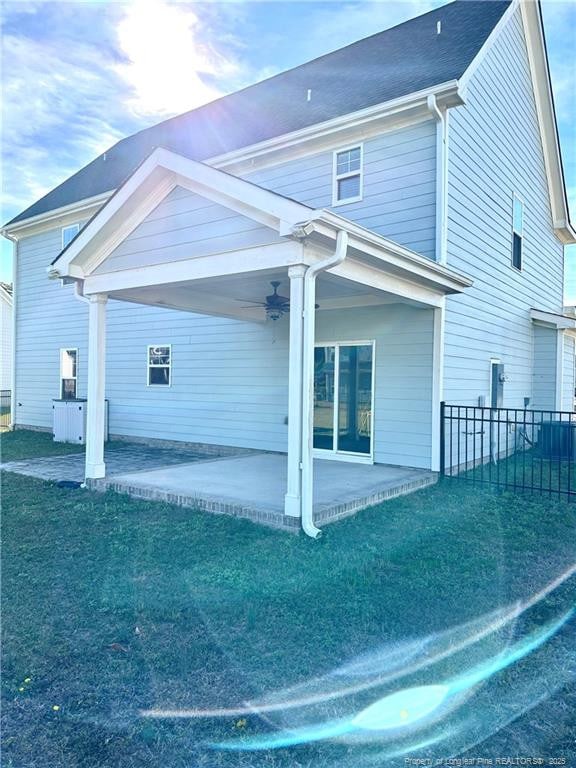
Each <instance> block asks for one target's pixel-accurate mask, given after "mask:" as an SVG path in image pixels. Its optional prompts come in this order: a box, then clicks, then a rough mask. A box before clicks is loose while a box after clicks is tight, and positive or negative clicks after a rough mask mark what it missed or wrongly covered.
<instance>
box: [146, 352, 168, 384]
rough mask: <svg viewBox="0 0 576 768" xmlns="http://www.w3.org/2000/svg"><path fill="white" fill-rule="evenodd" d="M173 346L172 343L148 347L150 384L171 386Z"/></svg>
mask: <svg viewBox="0 0 576 768" xmlns="http://www.w3.org/2000/svg"><path fill="white" fill-rule="evenodd" d="M171 368H172V347H171V346H170V344H162V345H150V346H149V347H148V386H149V387H169V386H170V384H171V381H172V376H171Z"/></svg>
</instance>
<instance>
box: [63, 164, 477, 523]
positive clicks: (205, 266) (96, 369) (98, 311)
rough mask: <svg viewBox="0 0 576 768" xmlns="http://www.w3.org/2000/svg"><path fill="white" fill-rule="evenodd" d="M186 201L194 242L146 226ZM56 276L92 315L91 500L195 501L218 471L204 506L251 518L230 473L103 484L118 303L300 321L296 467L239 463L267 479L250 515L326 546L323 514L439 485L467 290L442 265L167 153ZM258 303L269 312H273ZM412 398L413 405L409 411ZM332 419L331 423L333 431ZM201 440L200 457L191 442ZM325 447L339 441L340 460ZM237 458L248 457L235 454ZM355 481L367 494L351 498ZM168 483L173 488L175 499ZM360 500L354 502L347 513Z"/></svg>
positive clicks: (292, 376) (293, 402)
mask: <svg viewBox="0 0 576 768" xmlns="http://www.w3.org/2000/svg"><path fill="white" fill-rule="evenodd" d="M175 190H185V194H184V195H183V196H182V198H183V200H184V203H182V204H183V205H186V206H188V208H186V210H185V211H184V213H185V216H184V218H183V219H182V221H183V222H184V225H183V229H184V230H185V232H184V234H182V231H183V230H182V229H181V230H180V234H178V235H176V233H175V232H167V231H162V230H161V229H159V228H158V225H157V224H156V222H154V221H147V217H148V216H149V214H151V213H152V212H153V211H154V210H155V209H156V208H157V207H158V206H159V205H161V204H162V203H163V201H164V200H165V199H166V198H167V197H168V196H169V195H171V194H172V193H173V192H174V191H175ZM182 204H181V205H182ZM50 274H51V277H54V278H60V279H63V280H65V281H74V282H75V283H76V290H77V293H78V296H79V298H82V299H83V300H85V301H87V303H88V305H89V347H88V358H89V360H88V422H87V450H86V472H85V476H86V480H87V481H88V482H89V483H90V484H91V485H92V484H96V483H95V481H98V482H97V484H98V485H112V487H117V489H118V490H121V488H120V486H122V489H125V488H132V489H135V488H136V486H138V487H139V488H140V489H141V491H142V493H143V494H144V492H145V491H146V488H145V487H144V486H145V485H150V484H151V485H150V488H152V489H155V491H154V492H155V493H158V492H165V493H166V494H168V495H170V494H172V495H174V494H175V495H176V496H178V495H180V496H182V497H184V496H188V497H190V498H193V497H195V496H196V499H197V500H198V499H199V498H200V497H199V496H198V488H199V487H200V486H201V484H202V482H205V480H202V478H207V477H208V476H209V475H211V474H213V473H217V472H218V471H220V476H221V477H220V486H221V488H223V490H221V491H217V492H216V496H218V498H212V494H208V495H209V496H210V497H211V498H206V499H204V502H205V503H206V504H208V505H209V504H211V503H213V504H216V503H218V504H224V505H225V506H226V505H227V504H228V505H230V504H231V505H233V506H234V505H236V506H240V507H242V505H244V506H245V507H246V508H248V507H249V506H250V505H249V502H250V500H249V499H246V498H244V497H243V495H242V492H241V489H239V488H238V487H236V488H234V489H232V490H231V494H232V495H231V496H229V497H227V496H226V492H225V490H224V489H225V487H226V482H227V478H226V472H225V471H223V470H225V467H224V464H223V463H222V461H218V462H214V463H213V464H211V463H202V464H194V465H193V466H192V467H191V472H192V475H191V474H190V472H187V471H186V470H185V469H184V468H183V467H180V469H174V470H159V471H158V473H156V475H155V476H154V477H152V475H153V474H154V473H148V475H147V478H146V479H145V481H144V480H143V479H142V478H140V479H138V478H134V477H132V476H128V475H125V476H124V477H123V478H121V479H120V478H116V479H115V478H107V477H106V467H105V462H104V429H105V426H104V425H105V415H104V409H105V396H106V374H105V351H106V304H107V301H108V299H115V300H119V301H123V302H130V303H134V304H147V305H152V306H158V307H169V308H171V309H177V310H181V311H185V312H192V313H198V314H205V315H216V316H219V317H227V318H233V319H235V320H240V321H243V322H245V323H256V324H263V323H268V324H275V323H276V321H277V320H278V319H279V318H280V317H281V316H282V315H285V314H288V315H289V318H288V319H289V325H288V327H287V329H286V330H287V339H286V342H287V344H286V346H287V356H286V360H285V361H284V362H283V364H285V369H284V370H285V375H286V377H287V403H286V406H287V407H286V412H287V417H286V419H285V422H284V423H285V424H286V454H287V456H286V458H284V457H274V459H271V458H269V457H266V458H260V459H259V461H260V464H259V462H258V461H256V460H254V459H251V460H248V459H242V461H247V462H248V466H249V467H251V466H253V467H254V468H256V469H258V471H254V472H253V473H252V475H250V476H251V477H252V478H253V480H252V481H251V485H252V486H254V484H256V485H257V486H258V488H256V489H254V488H253V489H252V491H251V493H252V496H253V498H252V502H251V503H253V502H254V499H257V500H258V504H256V506H255V507H254V508H255V509H258V510H261V511H262V512H263V511H264V507H266V509H267V510H268V513H269V514H271V515H276V516H278V515H279V516H281V517H282V520H283V522H284V523H285V525H284V526H283V527H292V526H295V527H299V526H301V527H302V528H303V529H304V531H305V532H306V533H307V534H308V535H310V536H312V537H317V536H318V535H320V530H319V529H318V527H317V526H316V524H315V523H316V522H322V518H323V515H324V518H326V517H330V516H332V517H335V516H336V517H337V516H339V515H341V514H345V513H348V514H350V513H351V511H355V510H356V509H359V508H361V507H362V506H367V505H368V504H369V503H375V501H378V500H381V499H380V498H376V496H377V494H378V493H387V492H388V493H389V492H390V487H388V488H387V487H386V484H387V483H388V482H389V481H390V482H393V484H395V485H396V486H397V487H402V486H403V485H405V483H404V480H406V481H407V482H408V481H410V482H411V481H412V480H415V479H418V480H419V481H422V479H423V477H424V476H426V478H429V477H430V476H431V473H433V472H435V471H437V470H438V467H439V450H438V440H437V439H436V435H437V434H438V433H439V407H440V400H441V392H442V368H443V366H442V354H443V325H444V302H445V296H446V294H450V293H456V292H459V291H462V290H463V289H465V288H466V287H467V286H469V285H470V281H469V280H468V279H467V278H465V277H463V276H461V275H458V274H456V273H455V272H453V271H452V270H449V269H448V268H446V267H445V266H443V265H441V264H438V263H436V262H433V261H431V260H429V259H426V258H424V257H422V256H419V255H418V254H415V253H413V252H411V251H409V250H407V249H406V248H403V247H402V246H400V245H398V244H396V243H393V242H392V241H389V240H387V239H385V238H384V237H381V236H380V235H378V234H376V233H375V232H373V231H371V230H367V229H364V228H363V227H361V226H359V225H357V224H355V223H354V222H352V221H350V220H348V219H345V218H342V217H340V216H338V215H336V214H334V213H333V212H331V211H327V210H314V209H312V208H309V207H308V206H305V205H302V204H300V203H297V202H295V201H293V200H290V199H288V198H285V197H282V196H280V195H277V194H275V193H273V192H270V191H268V190H265V189H263V188H261V187H258V186H256V185H254V184H251V183H250V182H247V181H245V180H243V179H239V178H236V177H234V176H230V175H229V174H226V173H223V172H222V171H218V170H216V169H214V168H211V167H208V166H206V165H203V164H201V163H197V162H194V161H191V160H189V159H187V158H183V157H181V156H178V155H175V154H173V153H171V152H168V151H167V150H162V149H159V150H155V151H154V152H153V153H152V155H150V157H149V158H148V159H147V160H146V161H145V163H144V164H143V165H142V166H140V168H139V169H138V170H137V171H136V172H135V173H134V175H133V176H132V177H130V179H128V181H127V182H126V183H125V184H124V185H123V186H122V187H121V188H120V189H119V190H118V191H117V192H116V194H115V195H114V196H113V197H112V198H111V199H110V200H109V201H108V203H107V204H106V205H105V206H104V207H103V208H102V209H101V210H100V212H99V213H98V214H97V215H96V216H95V217H94V218H93V219H92V220H91V221H90V222H89V223H88V224H87V225H86V226H85V227H84V229H83V230H81V232H80V233H79V234H78V235H77V237H76V238H75V239H74V240H73V241H72V243H70V244H69V246H68V247H67V248H66V249H65V250H64V251H63V252H62V253H61V254H60V256H59V257H58V258H57V259H56V260H55V262H54V264H53V265H52V267H51V269H50ZM271 282H279V283H280V285H281V286H289V296H288V297H286V300H285V301H284V303H283V304H282V305H281V306H280V307H277V308H276V310H274V307H272V310H274V311H270V307H269V305H268V301H269V299H270V296H269V295H268V296H267V294H270V283H271ZM251 297H260V298H262V297H266V302H265V307H264V308H263V307H260V306H259V305H258V303H257V302H256V301H255V300H253V299H252V298H251ZM247 298H248V299H250V300H249V301H246V299H247ZM274 315H276V316H274ZM278 327H280V324H278ZM403 334H404V336H406V334H412V335H411V336H410V335H409V336H408V337H406V338H408V342H407V344H404V347H403V346H402V343H401V344H397V345H396V352H395V354H396V357H394V354H393V352H392V351H389V352H388V357H386V350H394V339H395V337H402V335H403ZM409 347H410V348H411V349H412V352H411V351H410V349H409ZM319 348H320V352H319V353H318V351H317V350H318V349H319ZM341 348H342V349H341ZM375 352H376V355H378V356H379V360H378V361H377V363H376V364H375V363H374V354H375ZM382 352H384V357H383V355H382ZM362 354H364V356H365V363H364V365H365V370H364V372H363V371H362V369H361V364H360V362H359V360H360V358H361V357H362ZM411 354H412V358H410V355H411ZM346 355H348V357H349V358H350V359H347V358H346ZM319 359H321V361H323V363H324V368H323V370H324V371H325V372H326V374H327V375H329V376H330V377H331V390H334V392H331V395H330V397H331V398H332V400H330V403H329V405H330V409H331V410H330V412H329V414H330V415H329V417H328V419H326V410H325V409H324V411H322V410H321V408H320V407H319V405H320V404H319V403H318V392H317V390H318V389H319V388H320V387H319V384H318V380H317V379H318V360H319ZM351 359H353V361H354V363H353V364H354V366H355V368H354V370H355V372H356V373H355V374H354V375H355V378H354V381H353V382H352V384H351V385H350V386H348V389H347V395H346V396H347V397H348V401H346V402H344V403H340V401H339V397H342V398H344V395H342V379H341V378H340V379H339V378H338V371H339V370H340V371H344V370H346V366H348V368H350V366H351V365H352V363H351V362H350V360H351ZM418 361H420V362H419V363H418V365H417V362H418ZM246 364H247V365H250V360H247V361H246ZM378 366H379V367H378ZM377 367H378V373H377V374H376V368H377ZM278 376H282V369H281V370H280V371H279V373H278ZM360 378H362V380H363V382H364V383H363V384H362V385H360V384H359V383H358V382H359V381H360ZM386 379H388V384H389V386H388V388H386V386H385V385H386ZM351 381H352V380H351ZM352 385H353V387H354V388H355V390H358V388H359V387H363V388H364V390H365V392H367V393H368V396H367V397H366V398H365V402H363V403H360V400H359V396H358V392H357V391H355V393H354V397H355V400H354V402H353V407H352V408H351V407H350V402H349V401H350V398H351V396H350V395H349V393H348V390H350V388H351V386H352ZM406 391H409V392H412V394H411V395H410V397H409V398H408V397H407V396H406V394H405V393H406ZM359 403H360V404H359ZM403 408H405V409H406V415H405V417H403ZM410 413H412V416H410V415H409V414H410ZM342 414H344V415H345V416H346V417H347V418H348V422H350V421H351V420H352V421H353V422H354V433H355V435H356V437H357V439H356V441H355V442H354V441H352V442H350V441H349V444H347V445H346V446H344V447H341V446H339V445H338V440H339V432H340V427H339V420H341V419H342V418H343V416H342ZM256 418H257V417H256ZM322 419H324V422H326V423H323V424H320V422H321V421H322ZM403 419H404V420H403ZM410 419H412V421H410ZM321 427H322V428H323V429H324V435H323V440H324V442H323V443H322V444H320V442H319V439H318V435H319V429H320V428H321ZM360 432H361V433H362V438H361V439H360V438H358V435H359V434H360ZM411 432H413V437H410V434H411ZM406 434H407V435H408V438H407V437H406ZM326 435H328V438H326ZM190 438H191V442H193V441H194V436H193V435H191V436H190ZM326 439H328V440H329V441H331V443H330V445H329V446H328V448H329V449H327V447H326V444H325V442H326ZM235 444H236V445H237V446H238V447H249V446H242V445H240V444H239V442H238V440H237V441H236V443H235ZM335 460H337V461H335ZM229 461H241V460H240V459H229ZM342 461H346V462H348V463H347V464H345V465H344V464H342V463H341V462H342ZM250 462H251V463H250ZM267 462H268V463H269V465H270V466H268V465H267ZM382 464H386V465H388V466H385V467H384V466H380V465H382ZM264 465H266V466H264ZM390 465H397V466H396V467H395V468H392V467H391V466H390ZM344 468H345V470H346V471H343V470H344ZM385 470H386V471H387V473H388V474H387V477H385V475H386V472H385ZM413 472H416V473H417V474H418V473H419V477H418V478H416V475H413V474H410V473H413ZM315 473H316V481H315V480H314V475H315ZM394 473H395V474H394ZM403 473H405V474H403ZM422 473H424V475H422ZM354 477H356V479H357V480H359V481H360V480H361V486H362V488H360V487H359V486H355V487H354V488H352V486H354V482H355V481H354V480H353V478H354ZM191 478H192V479H191ZM346 478H348V479H347V480H346ZM167 480H169V483H168V486H170V487H164V488H163V487H162V486H163V484H164V481H167ZM137 481H138V482H137ZM340 481H342V482H343V483H344V485H341V484H340ZM186 482H187V483H188V486H187V487H184V485H183V483H186ZM347 482H350V483H351V484H352V485H351V486H350V487H349V488H348V487H347V486H346V483H347ZM318 484H319V485H318ZM217 485H218V484H215V485H214V487H215V488H217ZM322 487H324V489H325V490H324V491H322ZM330 488H332V490H329V489H330ZM378 488H379V489H380V490H378ZM362 489H364V490H362ZM366 489H368V490H367V491H366ZM149 490H150V489H149ZM348 491H350V493H352V494H353V495H355V496H354V499H351V498H348V496H347V493H348ZM404 492H406V491H404ZM151 493H152V491H151V490H150V494H151ZM315 494H316V495H315ZM383 498H384V497H383ZM204 502H203V503H204ZM261 504H262V505H264V506H261ZM344 507H346V509H344ZM327 510H328V511H327ZM334 510H336V511H334ZM288 518H291V519H290V520H289V519H288Z"/></svg>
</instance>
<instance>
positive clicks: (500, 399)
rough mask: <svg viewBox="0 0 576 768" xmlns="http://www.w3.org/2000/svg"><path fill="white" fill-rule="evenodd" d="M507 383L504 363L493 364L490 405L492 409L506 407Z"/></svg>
mask: <svg viewBox="0 0 576 768" xmlns="http://www.w3.org/2000/svg"><path fill="white" fill-rule="evenodd" d="M505 381H506V375H505V374H504V364H503V363H492V399H491V403H490V407H491V408H502V406H503V405H504V382H505Z"/></svg>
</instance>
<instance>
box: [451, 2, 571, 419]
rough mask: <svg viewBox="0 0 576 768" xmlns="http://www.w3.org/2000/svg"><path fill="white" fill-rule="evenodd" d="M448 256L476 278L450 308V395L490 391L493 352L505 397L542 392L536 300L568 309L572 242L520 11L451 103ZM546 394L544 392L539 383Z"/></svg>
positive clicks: (510, 400)
mask: <svg viewBox="0 0 576 768" xmlns="http://www.w3.org/2000/svg"><path fill="white" fill-rule="evenodd" d="M449 182H450V190H449V198H448V214H449V230H448V261H449V265H450V266H451V267H453V268H454V269H456V270H459V271H461V272H463V273H465V274H468V275H469V276H471V277H472V278H473V279H474V286H473V287H472V288H471V289H468V290H467V291H465V293H464V294H462V295H459V296H456V297H450V298H449V299H448V302H447V313H446V357H445V360H446V367H445V379H444V384H445V398H446V400H447V401H450V402H456V403H464V404H470V405H472V404H475V403H477V398H478V396H479V395H484V396H488V393H489V360H490V358H499V359H500V360H501V361H502V362H503V363H504V365H505V367H506V374H507V375H508V377H509V380H508V381H507V382H506V385H505V393H504V404H505V405H508V406H512V407H513V406H522V405H523V401H524V397H532V395H533V380H532V379H533V377H532V359H533V346H532V345H533V335H532V324H531V322H530V317H529V310H530V308H532V307H534V308H537V309H544V310H549V311H552V312H561V311H562V295H563V248H562V245H561V244H560V242H559V241H558V240H557V239H556V237H555V236H554V233H553V230H552V222H551V213H550V206H549V201H548V192H547V186H546V175H545V169H544V160H543V154H542V148H541V142H540V135H539V130H538V125H537V119H536V108H535V103H534V97H533V93H532V86H531V80H530V72H529V65H528V58H527V53H526V48H525V42H524V36H523V30H522V22H521V18H520V12H519V11H517V12H516V14H515V15H514V16H513V17H512V18H511V20H510V22H509V23H508V24H507V25H506V27H505V28H504V30H503V31H502V33H501V36H500V37H499V38H498V40H497V41H496V43H495V45H494V46H493V48H492V49H491V50H490V52H489V53H488V54H487V56H486V57H485V58H484V60H483V62H482V63H481V65H480V66H479V68H478V69H477V71H476V73H475V74H474V76H473V77H472V79H471V81H470V83H469V88H468V93H467V96H466V106H464V107H459V108H457V109H454V110H451V112H450V128H449ZM514 192H516V193H517V194H518V195H519V196H520V197H521V199H522V200H523V201H524V204H525V207H524V255H523V263H524V267H523V271H522V272H518V271H517V270H515V269H514V268H513V267H512V266H511V248H512V234H511V222H512V194H513V193H514ZM538 396H539V397H540V393H538Z"/></svg>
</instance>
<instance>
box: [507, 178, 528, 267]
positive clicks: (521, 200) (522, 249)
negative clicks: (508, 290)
mask: <svg viewBox="0 0 576 768" xmlns="http://www.w3.org/2000/svg"><path fill="white" fill-rule="evenodd" d="M516 200H518V202H519V203H520V205H521V206H522V232H516V230H515V229H514V204H515V202H516ZM525 212H526V206H525V205H524V200H523V199H522V198H521V197H520V195H519V194H518V193H517V192H513V193H512V238H511V240H512V243H511V252H510V264H511V266H512V268H513V269H515V270H516V272H522V271H523V269H524V214H525ZM514 235H519V236H520V242H521V247H520V266H519V267H517V266H516V265H515V264H514Z"/></svg>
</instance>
